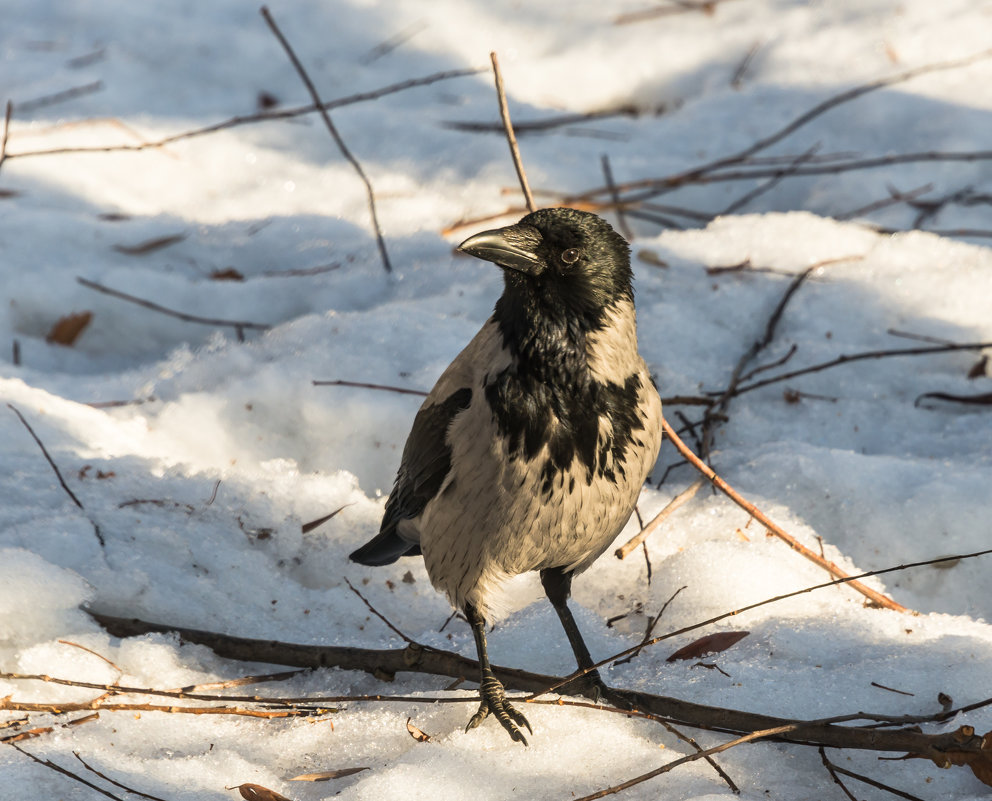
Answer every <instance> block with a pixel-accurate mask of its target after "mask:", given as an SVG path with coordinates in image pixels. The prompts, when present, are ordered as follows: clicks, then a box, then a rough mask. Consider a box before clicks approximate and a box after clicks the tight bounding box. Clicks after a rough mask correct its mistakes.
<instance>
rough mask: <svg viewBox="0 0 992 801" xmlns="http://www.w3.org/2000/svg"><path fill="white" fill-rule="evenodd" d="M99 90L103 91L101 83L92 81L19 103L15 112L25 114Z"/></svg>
mask: <svg viewBox="0 0 992 801" xmlns="http://www.w3.org/2000/svg"><path fill="white" fill-rule="evenodd" d="M101 89H103V81H93V82H92V83H87V84H84V85H83V86H74V87H72V88H71V89H64V90H63V91H61V92H55V93H54V94H50V95H45V96H44V97H38V98H35V99H34V100H23V101H20V102H19V103H18V104H17V110H18V111H19V112H20V113H22V114H27V113H30V112H32V111H35V110H36V109H39V108H44V107H45V106H54V105H55V104H57V103H64V102H65V101H67V100H73V99H75V98H77V97H81V96H83V95H89V94H92V93H93V92H99V91H100V90H101Z"/></svg>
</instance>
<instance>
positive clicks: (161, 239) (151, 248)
mask: <svg viewBox="0 0 992 801" xmlns="http://www.w3.org/2000/svg"><path fill="white" fill-rule="evenodd" d="M185 238H186V234H170V235H169V236H158V237H155V238H154V239H146V240H145V241H144V242H139V243H138V244H137V245H114V250H116V251H117V252H118V253H124V254H126V255H128V256H144V255H146V254H148V253H153V252H155V251H156V250H161V249H162V248H167V247H168V246H169V245H174V244H176V242H182V241H183V240H184V239H185Z"/></svg>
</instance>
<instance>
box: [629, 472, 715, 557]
mask: <svg viewBox="0 0 992 801" xmlns="http://www.w3.org/2000/svg"><path fill="white" fill-rule="evenodd" d="M705 483H706V480H705V479H703V478H697V479H696V480H695V481H694V482H693V483H692V484H690V485H689V486H688V487H687V488H686V489H684V490H682V492H680V493H679V494H678V495H676V496H675V497H674V498H672V500H670V501H669V502H668V504H667V505H666V506H665V508H664V509H662V510H661V511H660V512H658V514H656V515H655V516H654V517H653V518H651V520H650V522H648V524H647V525H645V526H644V528H642V529H641V530H640V531H639V532H637V534H635V535H634V536H633V537H631V538H630V539H629V540H627V542H626V543H625V544H624V545H622V546H620V547H619V548H617V549H616V551H614V554H615V555H616V557H617V559H626V558H627V557H628V556H629V555H630V552H631V551H633V550H634V549H635V548H638V547H640V545H641V543H642V542H644V541H645V540H646V539H647V538H648V537H650V536H651V535H652V534H653V533H654V532H655V530H656V529H657V528H658V526H660V525H661V524H662V523H664V522H665V520H667V519H668V517H669V516H670V515H671V514H672V513H673V512H674V511H675V510H676V509H678V508H679V507H680V506H682V505H683V504H685V503H687V502H688V501H689V500H690V499H691V498H692V497H693V496H694V495H695V494H696V493H697V492H698V491H699V488H700V487H702V486H703V484H705Z"/></svg>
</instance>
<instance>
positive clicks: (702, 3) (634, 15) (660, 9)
mask: <svg viewBox="0 0 992 801" xmlns="http://www.w3.org/2000/svg"><path fill="white" fill-rule="evenodd" d="M728 2H730V0H676V1H675V2H673V3H670V4H669V5H667V6H655V7H654V8H645V9H642V10H640V11H628V12H626V13H624V14H620V15H618V16H617V17H616V18H615V19H614V20H613V24H614V25H630V24H631V23H633V22H647V21H648V20H652V19H657V18H659V17H669V16H672V15H673V14H685V13H687V12H691V11H699V12H702V13H703V14H707V15H710V14H712V13H713V12H714V11H715V10H716V7H717V6H718V5H719V4H720V3H728Z"/></svg>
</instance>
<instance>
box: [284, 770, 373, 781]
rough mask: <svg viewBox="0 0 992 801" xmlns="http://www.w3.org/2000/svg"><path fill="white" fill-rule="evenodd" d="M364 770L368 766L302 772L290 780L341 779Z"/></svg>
mask: <svg viewBox="0 0 992 801" xmlns="http://www.w3.org/2000/svg"><path fill="white" fill-rule="evenodd" d="M363 770H368V768H367V767H364V768H338V769H337V770H323V771H320V772H319V773H301V774H300V775H299V776H294V777H293V778H292V779H290V781H291V782H326V781H327V780H328V779H341V778H343V777H345V776H351V775H352V774H353V773H361V772H362V771H363Z"/></svg>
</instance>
